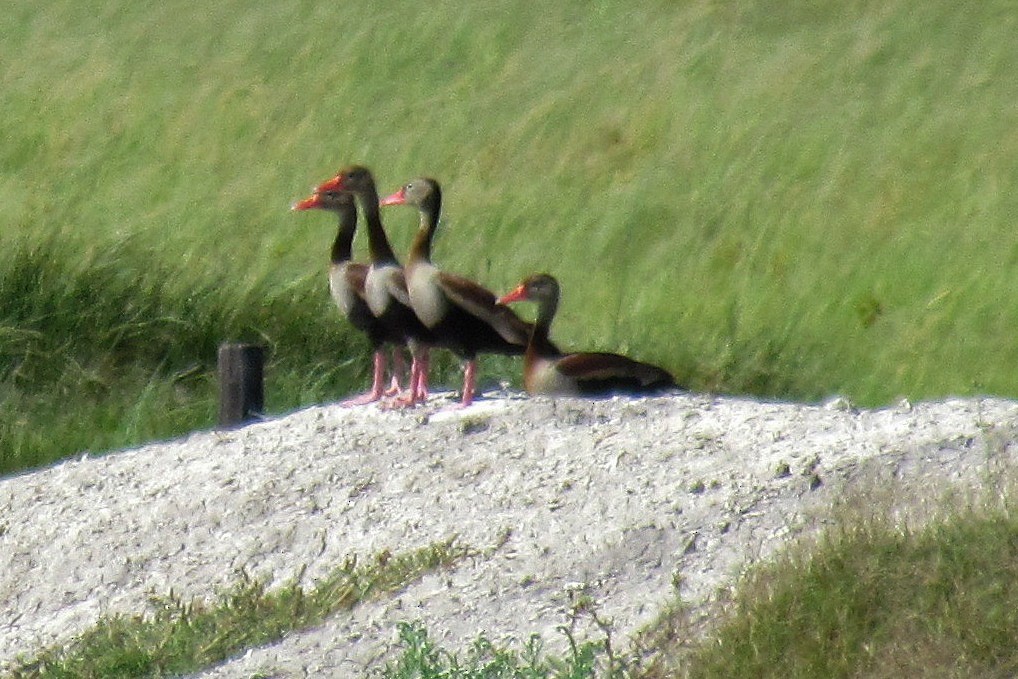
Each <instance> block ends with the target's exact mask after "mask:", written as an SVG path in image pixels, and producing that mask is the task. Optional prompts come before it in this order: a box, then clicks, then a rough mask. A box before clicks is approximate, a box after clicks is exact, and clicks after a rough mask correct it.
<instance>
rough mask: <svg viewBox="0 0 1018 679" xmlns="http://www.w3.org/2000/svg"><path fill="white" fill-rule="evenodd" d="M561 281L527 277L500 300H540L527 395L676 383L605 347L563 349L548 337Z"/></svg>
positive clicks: (528, 357)
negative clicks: (567, 351) (569, 351)
mask: <svg viewBox="0 0 1018 679" xmlns="http://www.w3.org/2000/svg"><path fill="white" fill-rule="evenodd" d="M558 299H559V285H558V281H557V280H555V279H554V278H553V277H551V276H549V275H548V274H537V275H534V276H531V277H529V278H527V279H526V280H524V281H523V282H522V283H520V285H519V286H518V287H517V288H516V289H515V290H513V291H512V292H510V293H508V294H506V295H504V296H502V298H501V299H499V302H501V303H502V304H508V303H510V302H520V301H528V300H529V301H533V302H537V321H536V323H534V332H533V334H532V335H531V337H530V343H529V344H528V345H527V353H526V354H525V356H524V359H523V384H524V386H525V387H526V389H527V393H529V394H559V395H573V396H609V395H611V394H615V393H629V394H634V393H653V392H658V391H664V390H666V389H671V388H674V387H675V386H676V384H675V379H674V378H673V377H672V376H671V375H670V374H669V373H668V372H667V371H665V370H662V369H661V368H658V367H657V366H654V365H649V364H647V363H640V362H639V361H634V360H633V359H631V358H626V357H625V356H619V355H618V354H609V353H603V352H596V353H574V354H562V353H560V352H559V351H558V350H557V349H556V348H555V347H554V346H553V345H552V344H551V343H550V341H549V339H548V333H549V330H550V328H551V321H552V319H553V318H554V317H555V311H556V310H557V309H558Z"/></svg>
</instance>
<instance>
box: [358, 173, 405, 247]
mask: <svg viewBox="0 0 1018 679" xmlns="http://www.w3.org/2000/svg"><path fill="white" fill-rule="evenodd" d="M357 197H358V199H359V200H360V202H361V209H362V210H363V211H364V222H365V223H366V224H367V226H368V252H369V253H370V254H371V262H372V264H385V263H393V264H398V263H399V260H397V259H396V253H394V252H393V251H392V246H391V245H389V239H388V238H387V237H386V235H385V229H384V228H382V217H381V214H380V213H379V210H378V191H377V190H376V189H375V187H374V185H372V186H370V187H369V188H368V189H367V190H366V191H364V192H363V193H361V194H359V195H358V196H357Z"/></svg>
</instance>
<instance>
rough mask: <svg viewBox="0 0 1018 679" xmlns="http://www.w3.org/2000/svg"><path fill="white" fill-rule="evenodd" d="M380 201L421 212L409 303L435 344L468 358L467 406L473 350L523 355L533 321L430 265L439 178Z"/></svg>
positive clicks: (410, 264) (409, 266)
mask: <svg viewBox="0 0 1018 679" xmlns="http://www.w3.org/2000/svg"><path fill="white" fill-rule="evenodd" d="M381 204H382V205H410V206H413V207H416V208H417V209H418V210H419V211H420V228H419V229H418V230H417V235H416V236H415V237H414V241H413V244H412V246H411V248H410V254H409V255H408V257H407V261H406V265H405V266H404V271H405V272H406V279H407V289H408V290H409V293H410V305H411V307H413V310H414V312H415V313H416V314H417V317H418V318H419V319H421V322H423V323H424V325H425V326H427V327H428V328H429V329H430V330H431V331H432V333H433V335H434V341H435V345H436V346H441V347H445V348H447V349H450V350H452V351H453V352H454V353H455V354H456V355H457V356H459V357H460V358H462V359H463V360H464V361H466V369H465V371H464V378H463V399H462V405H464V406H466V405H469V404H470V403H471V401H472V400H473V396H474V390H475V389H476V375H477V355H478V354H483V353H489V354H507V355H520V354H523V353H524V351H525V350H526V346H527V341H528V339H529V337H530V333H531V330H532V327H531V324H530V323H526V322H525V321H523V320H521V319H520V318H519V317H518V316H517V315H516V314H515V313H513V311H512V310H511V309H509V308H508V307H506V306H504V305H502V304H499V303H498V300H497V299H496V297H495V293H493V292H491V291H490V290H488V289H487V288H485V287H483V286H482V285H479V284H478V283H475V282H474V281H472V280H470V279H468V278H464V277H462V276H457V275H454V274H451V273H447V272H445V271H441V270H439V269H438V268H437V267H436V266H435V265H434V264H432V262H431V244H432V241H433V239H434V237H435V230H436V228H437V227H438V221H439V218H440V216H441V211H442V189H441V186H440V185H439V183H438V182H437V181H435V180H434V179H429V178H420V179H415V180H413V181H411V182H410V183H408V184H406V185H405V186H403V188H401V189H400V190H399V191H397V192H396V193H394V194H392V195H391V196H389V197H387V198H385V199H383V200H382V201H381Z"/></svg>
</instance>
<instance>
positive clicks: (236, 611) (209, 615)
mask: <svg viewBox="0 0 1018 679" xmlns="http://www.w3.org/2000/svg"><path fill="white" fill-rule="evenodd" d="M470 553H471V550H470V549H469V548H466V547H464V546H462V545H459V544H456V543H455V542H454V541H452V540H450V541H448V542H445V543H440V544H435V545H431V546H428V547H425V548H422V549H419V550H416V551H413V552H408V553H406V554H398V555H393V554H391V553H389V552H384V553H382V554H380V555H379V556H378V557H377V558H376V559H375V560H374V561H373V562H370V563H367V564H358V563H357V561H356V560H354V559H351V560H348V561H347V563H345V564H343V565H342V566H341V567H339V568H337V569H336V570H335V572H333V573H332V574H330V575H329V576H327V577H326V578H324V579H323V580H322V581H321V582H320V583H318V585H317V586H316V587H315V588H313V589H311V590H309V591H305V590H304V589H303V588H302V587H301V585H300V584H299V583H297V582H293V583H291V584H288V585H285V586H283V587H280V588H277V589H274V590H271V591H267V590H266V588H265V583H264V582H261V581H258V580H252V579H250V578H249V577H247V576H244V577H242V579H241V581H240V582H239V583H238V584H237V585H236V586H235V587H234V588H233V589H232V590H231V591H229V592H227V593H226V594H225V596H223V597H222V599H221V600H220V601H217V602H212V603H203V602H201V601H192V602H190V603H188V602H184V601H182V600H181V599H180V597H177V596H174V594H173V593H172V592H170V594H169V595H168V596H167V597H165V598H160V599H155V600H153V605H154V607H155V609H156V610H155V612H154V613H152V614H148V615H131V616H114V617H111V618H103V619H102V620H100V621H99V623H98V624H96V625H95V626H94V627H92V628H91V629H89V630H87V631H86V632H85V633H83V634H81V635H80V636H79V637H77V638H76V639H75V640H74V642H72V643H71V644H69V645H68V646H67V647H63V648H54V649H50V650H47V651H44V652H43V653H41V654H39V656H38V657H37V658H35V659H33V660H30V661H25V662H24V663H23V664H22V665H21V666H20V667H19V668H17V669H15V670H14V671H13V672H12V674H11V675H10V676H11V678H12V679H15V678H18V677H26V678H27V677H51V678H58V677H67V678H68V679H71V678H73V679H84V678H86V677H95V678H96V679H107V678H112V677H122V678H126V677H153V676H178V675H180V674H183V673H187V672H194V671H196V670H199V669H202V668H205V667H209V666H212V665H214V664H217V663H219V662H221V661H223V660H226V659H227V658H229V657H232V656H234V655H236V654H238V653H240V652H241V651H244V650H247V649H249V648H256V647H258V646H263V645H266V644H269V643H272V642H274V641H278V640H279V639H281V638H282V637H283V635H284V634H286V633H287V632H292V631H299V630H304V629H307V628H310V627H313V626H315V625H319V624H321V623H322V622H324V621H325V620H326V619H327V618H328V617H331V616H333V615H336V614H337V613H339V612H341V611H347V610H349V609H351V608H353V607H354V606H356V605H357V604H359V603H361V602H362V601H365V600H367V599H369V598H371V597H374V596H378V595H381V594H385V593H391V592H396V591H399V590H400V589H402V588H404V587H406V586H407V585H408V584H410V583H412V582H414V581H416V580H418V579H420V578H421V577H422V576H423V575H425V574H427V573H429V572H433V571H435V570H437V569H439V568H446V567H450V566H453V565H455V564H456V563H457V562H458V561H460V560H461V559H462V558H463V557H465V556H467V555H469V554H470ZM242 575H243V574H242ZM298 579H299V578H298Z"/></svg>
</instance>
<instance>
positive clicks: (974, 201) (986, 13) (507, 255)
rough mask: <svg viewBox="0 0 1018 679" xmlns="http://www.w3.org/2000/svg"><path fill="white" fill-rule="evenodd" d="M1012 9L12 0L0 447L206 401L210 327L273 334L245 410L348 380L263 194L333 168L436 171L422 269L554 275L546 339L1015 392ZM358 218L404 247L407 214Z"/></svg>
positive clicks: (718, 378) (649, 354)
mask: <svg viewBox="0 0 1018 679" xmlns="http://www.w3.org/2000/svg"><path fill="white" fill-rule="evenodd" d="M1016 22H1018V18H1016V17H1015V15H1014V13H1013V12H1012V11H1011V8H1010V5H1009V4H1008V3H1006V2H1003V0H990V1H989V2H985V3H980V4H978V5H971V4H964V5H960V4H957V3H950V2H946V0H934V1H933V2H930V3H926V4H924V5H923V6H922V8H921V9H920V8H917V7H916V6H915V5H914V3H908V2H904V1H903V0H892V1H891V2H879V3H878V2H866V1H862V0H860V1H857V2H850V3H843V2H830V1H828V2H808V3H807V2H790V3H785V4H783V5H781V6H780V7H776V6H774V4H773V3H764V2H762V0H751V1H750V2H745V3H739V4H738V5H737V6H736V5H725V4H723V3H722V4H719V3H714V2H708V1H707V0H694V1H692V2H685V3H667V2H660V1H653V0H637V1H636V2H630V3H608V2H598V3H594V4H591V3H586V2H576V1H570V2H563V3H557V4H555V5H554V6H551V7H549V6H532V5H529V4H527V3H523V2H512V3H508V4H497V3H475V4H472V5H469V6H463V5H462V4H461V3H460V4H453V3H442V2H439V3H437V4H436V3H431V4H429V5H427V6H424V5H420V4H419V3H418V4H413V3H402V2H380V3H371V4H370V5H368V4H364V5H358V4H356V3H309V2H303V1H300V0H283V1H282V2H278V3H273V4H272V5H271V6H266V5H260V4H257V3H251V2H243V1H241V0H227V1H226V2H221V3H216V5H215V6H209V5H207V4H202V3H196V2H188V1H186V0H178V1H176V2H171V3H153V2H148V1H147V0H142V1H141V2H137V3H134V4H127V3H122V2H117V1H116V0H100V2H98V3H92V4H90V5H89V6H88V7H85V6H83V5H81V4H80V3H72V2H69V1H68V0H51V1H49V2H46V3H35V4H30V3H20V4H19V5H18V6H17V7H14V8H12V9H11V10H10V11H9V12H7V13H5V14H4V16H3V17H0V30H2V31H3V35H4V37H5V39H4V41H3V43H2V44H0V63H2V64H3V67H2V68H0V85H2V87H3V91H4V96H3V97H2V98H0V119H2V120H4V127H5V130H7V135H6V141H5V143H4V144H3V145H2V146H0V201H2V204H3V206H4V209H3V213H2V214H3V218H2V219H0V238H2V239H3V243H4V248H3V250H2V253H0V352H2V355H0V361H2V362H0V404H2V413H3V414H2V416H0V420H2V422H0V432H2V437H3V438H2V441H0V470H3V471H10V470H14V469H17V468H21V467H24V466H32V465H37V464H43V463H45V462H47V461H49V460H53V459H56V458H59V457H61V456H63V455H67V454H73V453H74V452H76V451H78V450H80V449H83V448H90V449H93V450H101V449H105V448H108V447H110V446H119V445H125V444H130V443H134V442H138V441H141V440H144V439H146V438H149V437H162V436H169V435H172V434H174V433H178V432H180V431H184V430H186V429H188V428H191V427H200V426H208V425H209V424H210V423H211V419H210V418H211V412H212V410H213V408H212V407H211V402H212V400H213V399H214V391H213V389H212V382H211V379H210V377H209V370H210V367H211V361H212V360H213V357H214V347H215V345H216V344H217V343H218V342H219V341H221V340H224V339H239V338H245V337H246V338H252V339H261V340H262V341H265V342H267V343H268V344H269V345H270V346H271V347H272V349H273V354H272V356H273V359H272V360H273V362H272V365H271V366H270V376H271V377H272V379H273V380H274V381H273V382H272V383H271V384H270V390H269V407H270V409H272V410H274V411H280V410H286V409H289V408H293V407H296V406H299V405H302V404H305V403H309V402H314V401H318V400H325V399H334V398H338V397H339V396H340V395H342V394H343V393H345V392H347V391H350V390H352V389H354V388H356V387H357V386H358V385H360V384H361V383H362V382H363V381H364V380H365V378H366V374H365V367H366V366H365V363H366V360H365V359H366V357H365V355H364V354H365V346H364V343H363V342H362V341H361V339H360V338H358V337H357V336H355V335H353V334H352V333H351V332H350V331H349V329H348V328H346V327H345V326H344V325H343V324H342V323H341V322H340V321H339V320H338V319H337V318H335V317H334V314H333V313H332V310H331V309H330V306H329V301H328V299H327V294H326V292H325V283H324V276H323V275H322V274H323V269H324V260H325V255H326V252H327V248H328V243H329V239H330V237H331V233H330V232H331V229H332V224H331V221H330V219H328V218H327V217H326V216H324V215H307V214H301V215H292V214H289V213H288V211H287V206H288V205H289V204H290V202H291V201H292V200H294V199H295V198H299V197H301V196H302V195H303V194H304V193H305V192H306V191H307V187H308V186H309V185H310V184H311V183H312V182H314V181H317V180H320V179H322V178H323V177H324V176H326V175H328V174H330V173H332V172H333V171H334V170H335V169H336V168H337V167H338V166H339V165H341V164H344V163H346V162H350V161H358V162H364V163H367V164H369V165H370V166H372V167H373V168H374V169H375V170H376V173H377V176H378V180H379V182H380V184H381V189H382V190H383V191H385V190H388V189H392V188H395V187H396V186H397V185H399V184H401V183H402V182H403V181H405V180H406V179H408V178H409V177H412V176H415V175H418V174H430V175H433V176H436V177H438V178H439V179H440V180H442V182H443V183H444V186H445V188H446V196H447V200H446V203H447V206H446V207H447V209H446V215H445V219H444V224H443V226H442V228H441V231H440V233H439V236H438V241H437V243H436V249H435V258H436V261H438V262H439V263H440V264H441V265H442V266H444V267H446V268H448V269H451V270H453V271H456V272H459V273H462V274H465V275H468V276H471V277H474V278H476V279H478V280H480V281H482V282H484V283H486V284H487V285H489V286H490V287H492V288H494V289H499V290H500V289H505V288H507V287H508V286H510V285H512V284H515V283H516V282H517V281H518V279H520V278H521V277H522V276H524V275H526V274H528V273H531V272H534V271H538V270H546V271H550V272H551V273H554V274H555V275H556V276H558V277H559V278H560V280H561V281H562V283H563V290H564V298H563V303H562V310H561V314H560V318H559V319H558V321H557V323H556V326H555V328H554V334H555V335H556V338H557V339H558V341H559V343H560V344H562V345H564V346H568V347H584V348H595V349H610V350H614V351H623V352H626V353H630V354H632V355H634V356H636V357H638V358H642V359H646V360H652V361H655V362H658V363H661V364H663V365H665V366H666V367H668V368H669V369H671V370H672V371H673V372H675V373H676V374H677V375H678V376H679V378H680V379H681V380H682V381H683V382H684V383H686V384H687V385H688V386H690V387H691V388H694V389H713V390H719V391H725V392H733V393H751V394H760V395H766V396H771V397H781V398H792V399H805V400H810V399H817V398H821V397H823V396H825V395H828V394H832V393H842V394H846V395H848V396H850V397H852V398H853V399H855V400H856V401H858V402H860V403H863V404H881V403H885V402H888V401H889V400H891V399H893V398H895V397H897V396H902V395H907V396H909V397H912V398H926V397H938V396H942V395H946V394H974V393H992V394H1000V395H1007V396H1013V395H1016V394H1018V376H1016V375H1018V373H1016V372H1015V371H1013V370H1009V366H1011V365H1014V364H1016V362H1018V344H1016V343H1015V342H1014V341H1013V339H1012V337H1013V334H1014V333H1013V328H1014V327H1015V325H1016V321H1018V301H1016V300H1018V295H1016V294H1015V292H1016V290H1015V283H1014V282H1013V279H1014V277H1013V276H1011V275H1010V269H1011V267H1013V266H1014V264H1015V262H1016V260H1018V235H1016V232H1015V230H1014V224H1015V219H1016V217H1018V196H1016V194H1015V193H1014V192H1013V191H1011V190H1010V187H1011V186H1012V185H1014V184H1015V183H1016V179H1018V160H1016V158H1018V153H1016V151H1018V124H1016V123H1018V107H1016V106H1015V105H1014V102H1015V101H1018V81H1016V80H1015V79H1014V78H1013V77H1011V74H1013V73H1014V72H1016V67H1018V47H1016V46H1015V41H1014V40H1013V35H1014V33H1015V28H1016ZM386 218H387V220H388V222H387V223H388V227H389V231H390V234H391V237H392V240H393V241H394V244H395V246H396V248H397V250H399V251H405V249H406V247H407V245H408V242H409V239H410V235H411V233H412V231H413V228H414V227H413V217H412V215H411V214H410V213H409V211H396V212H393V213H386ZM358 243H359V244H358V248H361V247H362V246H363V243H361V241H360V240H359V241H358ZM453 364H454V362H453V361H451V360H449V359H446V362H445V367H446V369H445V372H444V374H443V377H444V379H446V380H447V381H448V382H450V383H451V384H455V382H456V380H454V379H452V376H451V374H450V373H451V368H452V366H453ZM486 366H487V369H486V376H487V379H489V380H492V379H503V378H506V377H512V378H514V379H516V373H517V372H518V370H519V366H518V363H517V362H513V361H491V362H488V363H486ZM440 379H442V378H440Z"/></svg>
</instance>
